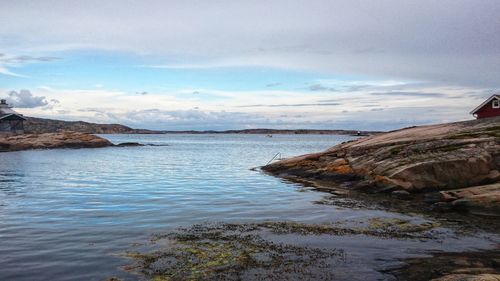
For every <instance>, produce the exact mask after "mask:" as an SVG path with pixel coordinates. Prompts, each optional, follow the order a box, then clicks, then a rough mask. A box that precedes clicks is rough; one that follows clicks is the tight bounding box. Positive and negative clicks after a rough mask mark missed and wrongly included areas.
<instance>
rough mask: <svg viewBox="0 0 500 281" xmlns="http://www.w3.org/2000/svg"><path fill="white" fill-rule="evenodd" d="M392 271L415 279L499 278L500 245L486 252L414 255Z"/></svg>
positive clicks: (485, 280)
mask: <svg viewBox="0 0 500 281" xmlns="http://www.w3.org/2000/svg"><path fill="white" fill-rule="evenodd" d="M392 273H393V274H394V275H395V276H396V277H397V278H398V279H399V280H414V281H424V280H425V281H427V280H435V281H473V280H474V281H489V280H491V281H498V280H500V249H495V250H491V251H484V252H466V253H438V254H434V255H433V256H431V257H426V258H413V259H408V260H406V261H405V265H404V266H403V267H402V268H400V269H397V270H394V271H392Z"/></svg>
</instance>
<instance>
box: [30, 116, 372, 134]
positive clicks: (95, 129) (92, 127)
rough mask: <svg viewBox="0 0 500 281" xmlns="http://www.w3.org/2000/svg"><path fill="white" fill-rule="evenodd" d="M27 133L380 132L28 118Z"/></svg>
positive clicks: (369, 132) (368, 132) (370, 132)
mask: <svg viewBox="0 0 500 281" xmlns="http://www.w3.org/2000/svg"><path fill="white" fill-rule="evenodd" d="M26 118H27V121H26V122H25V131H26V133H30V134H42V133H59V132H65V131H72V132H79V133H87V134H265V135H278V134H281V135H284V134H287V135H313V134H314V135H356V136H367V135H373V134H377V133H381V132H380V131H358V130H340V129H339V130H321V129H267V128H257V129H241V130H221V131H219V130H179V131H176V130H147V129H133V128H130V127H127V126H124V125H120V124H96V123H89V122H83V121H63V120H54V119H44V118H35V117H26Z"/></svg>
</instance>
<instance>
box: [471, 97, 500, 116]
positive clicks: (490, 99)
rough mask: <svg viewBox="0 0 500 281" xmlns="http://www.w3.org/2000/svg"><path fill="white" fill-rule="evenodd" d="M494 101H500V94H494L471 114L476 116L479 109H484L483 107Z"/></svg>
mask: <svg viewBox="0 0 500 281" xmlns="http://www.w3.org/2000/svg"><path fill="white" fill-rule="evenodd" d="M493 99H497V100H500V94H494V95H492V96H491V97H489V98H488V99H487V100H485V101H484V102H483V103H482V104H480V105H479V106H478V107H476V108H474V110H472V111H471V112H470V114H474V113H476V112H477V111H478V110H479V109H481V108H483V106H485V105H487V104H488V103H490V101H492V100H493Z"/></svg>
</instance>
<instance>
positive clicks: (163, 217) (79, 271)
mask: <svg viewBox="0 0 500 281" xmlns="http://www.w3.org/2000/svg"><path fill="white" fill-rule="evenodd" d="M104 137H106V138H108V139H110V140H111V141H113V142H115V143H120V142H128V141H137V142H141V143H147V144H161V145H168V146H144V147H121V148H120V147H112V148H100V149H78V150H67V149H62V150H45V151H22V152H9V153H2V154H0V280H105V279H106V278H107V277H110V276H120V277H123V278H125V279H127V280H128V279H132V280H133V279H135V278H137V276H133V275H130V274H129V273H126V272H124V271H123V270H121V268H120V267H121V266H123V265H125V264H127V260H126V259H124V257H123V256H122V255H121V254H122V253H123V252H125V251H127V250H129V249H130V247H131V245H132V244H133V243H136V242H138V243H141V242H143V241H145V240H146V239H148V237H149V236H150V235H151V234H152V233H155V232H165V231H170V230H173V229H175V228H177V227H179V226H187V225H191V224H194V223H202V222H214V221H215V222H252V221H263V220H295V221H301V222H324V221H339V220H352V219H364V218H370V217H378V216H388V217H405V215H402V214H395V213H388V212H384V211H374V210H365V209H349V208H338V207H336V206H328V205H318V204H314V203H313V202H315V201H318V200H320V199H321V198H322V196H323V194H322V193H320V192H315V191H310V190H306V191H305V192H304V189H303V188H301V186H300V185H298V184H292V183H288V182H285V181H282V180H280V179H278V178H275V177H272V176H269V175H266V174H263V173H261V172H258V171H252V170H250V169H251V168H252V167H256V166H261V165H264V164H266V163H267V162H268V161H269V160H270V159H271V158H272V157H273V156H274V154H276V153H278V152H281V153H282V155H283V156H284V157H290V156H293V155H299V154H304V153H309V152H314V151H320V150H324V149H326V148H329V147H331V146H333V145H335V144H338V143H340V142H343V141H347V140H350V139H352V137H349V136H335V135H275V136H273V137H272V138H267V137H266V136H264V135H105V136H104ZM342 239H343V238H342V237H339V238H337V239H336V241H337V240H339V241H340V242H338V241H337V242H335V243H340V244H339V245H341V246H342V247H346V248H347V249H346V251H349V249H351V248H352V249H351V250H352V251H351V253H352V255H353V256H356V255H360V253H361V252H362V251H360V250H359V249H361V247H360V245H362V247H365V248H367V249H368V250H366V251H367V253H368V252H369V253H371V255H376V254H377V253H379V252H380V251H382V250H383V249H386V248H387V247H393V250H391V251H389V253H391V252H396V253H397V254H396V253H395V254H393V255H390V254H389V255H388V256H384V262H386V261H385V259H388V260H390V262H393V261H394V258H396V257H402V256H405V255H404V253H408V252H411V251H415V249H420V250H419V251H424V250H425V249H429V250H431V249H432V250H443V249H446V250H467V249H475V248H488V247H492V245H493V244H494V242H493V241H491V240H492V239H485V238H483V237H481V236H477V237H464V238H457V237H455V235H454V234H450V235H449V238H447V239H445V241H444V242H443V243H424V242H421V243H419V242H418V241H408V242H404V241H394V243H392V244H391V242H390V241H385V242H383V243H382V242H380V243H379V244H376V243H375V244H374V243H363V242H362V241H363V239H360V238H359V237H354V238H346V239H344V240H342ZM358 240H359V241H358ZM318 241H319V240H318ZM342 241H344V242H342ZM364 241H367V240H364ZM311 243H312V242H311ZM324 243H325V242H324V241H323V242H321V244H324ZM370 244H371V245H372V247H371V248H370ZM440 244H441V245H443V246H440ZM377 245H378V246H377ZM440 247H441V248H440ZM356 249H358V251H357V252H356ZM391 258H392V260H391ZM373 263H374V262H371V263H369V264H365V267H366V268H368V269H366V270H365V268H362V267H360V266H359V265H356V266H355V267H354V268H353V267H350V270H351V271H352V270H353V269H355V268H356V267H358V268H359V270H360V272H361V271H363V272H364V271H367V272H368V273H367V274H368V275H367V276H372V277H373V276H376V277H377V278H383V276H382V277H381V276H380V275H376V274H375V273H374V272H373V270H371V269H370V268H375V267H376V265H373ZM370 274H374V275H370Z"/></svg>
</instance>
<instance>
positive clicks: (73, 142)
mask: <svg viewBox="0 0 500 281" xmlns="http://www.w3.org/2000/svg"><path fill="white" fill-rule="evenodd" d="M107 146H114V145H113V143H111V142H110V141H108V140H107V139H104V138H101V137H98V136H96V135H91V134H85V133H77V132H61V133H47V134H22V135H4V136H2V135H0V152H8V151H19V150H30V149H54V148H97V147H107Z"/></svg>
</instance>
